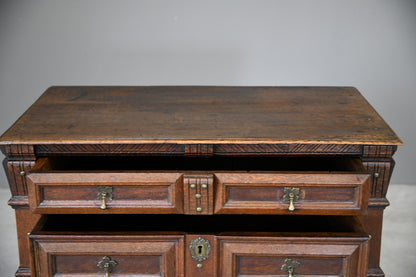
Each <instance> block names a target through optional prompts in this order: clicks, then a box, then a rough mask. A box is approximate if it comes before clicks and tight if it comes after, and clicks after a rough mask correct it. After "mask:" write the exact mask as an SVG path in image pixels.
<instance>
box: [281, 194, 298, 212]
mask: <svg viewBox="0 0 416 277" xmlns="http://www.w3.org/2000/svg"><path fill="white" fill-rule="evenodd" d="M299 192H300V190H299V188H284V189H283V201H285V202H289V207H288V210H289V211H290V212H293V211H294V210H295V204H294V202H296V201H298V200H299Z"/></svg>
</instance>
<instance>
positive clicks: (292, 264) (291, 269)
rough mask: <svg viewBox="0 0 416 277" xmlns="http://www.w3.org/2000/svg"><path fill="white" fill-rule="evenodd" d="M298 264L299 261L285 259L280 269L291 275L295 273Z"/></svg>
mask: <svg viewBox="0 0 416 277" xmlns="http://www.w3.org/2000/svg"><path fill="white" fill-rule="evenodd" d="M299 266H300V263H299V262H297V261H293V260H292V259H286V260H285V263H284V264H283V265H282V267H281V270H283V271H286V272H287V273H288V274H289V275H288V276H289V277H293V274H295V269H296V268H298V267H299Z"/></svg>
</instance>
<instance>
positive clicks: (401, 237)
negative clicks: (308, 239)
mask: <svg viewBox="0 0 416 277" xmlns="http://www.w3.org/2000/svg"><path fill="white" fill-rule="evenodd" d="M415 195H416V185H391V186H390V188H389V192H388V198H389V200H390V203H391V206H390V207H388V208H387V209H386V211H385V214H384V215H385V217H384V231H383V243H382V251H381V257H382V258H381V266H382V268H383V270H384V272H385V273H386V276H388V277H396V276H402V277H404V276H406V277H413V276H416V236H415V234H414V231H415V230H416V197H415ZM9 197H10V192H9V190H8V189H0V224H1V225H0V276H1V277H9V276H10V277H12V276H14V272H15V271H16V268H17V265H18V254H17V243H16V227H15V221H14V212H13V210H12V209H11V208H10V207H9V206H7V201H8V199H9Z"/></svg>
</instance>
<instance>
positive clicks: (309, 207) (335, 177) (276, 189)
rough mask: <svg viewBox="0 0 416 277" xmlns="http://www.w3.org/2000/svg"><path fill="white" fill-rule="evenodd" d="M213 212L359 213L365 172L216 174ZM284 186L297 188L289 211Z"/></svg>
mask: <svg viewBox="0 0 416 277" xmlns="http://www.w3.org/2000/svg"><path fill="white" fill-rule="evenodd" d="M215 176H216V179H217V182H218V184H217V193H216V203H215V213H221V214H232V213H241V214H243V213H248V214H345V215H354V214H360V213H362V212H363V211H365V210H366V209H367V203H368V198H369V195H368V187H369V183H370V178H369V175H368V174H367V173H334V172H328V173H316V172H315V173H313V172H312V173H311V172H304V173H301V172H299V173H298V172H296V173H290V172H288V173H216V174H215ZM285 188H296V189H299V196H298V199H295V200H294V202H293V204H294V207H295V210H294V211H289V204H290V201H287V199H285V197H284V191H285Z"/></svg>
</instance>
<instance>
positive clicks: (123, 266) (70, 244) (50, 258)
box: [30, 235, 184, 277]
mask: <svg viewBox="0 0 416 277" xmlns="http://www.w3.org/2000/svg"><path fill="white" fill-rule="evenodd" d="M30 239H31V246H32V250H33V253H34V254H33V256H32V276H33V277H50V276H62V277H63V276H105V269H104V268H103V267H102V266H100V262H101V264H104V263H105V262H106V261H109V263H110V261H111V263H112V266H111V276H113V275H114V276H120V277H122V276H166V277H182V276H183V270H184V269H183V260H184V257H183V251H184V248H183V247H184V246H183V245H184V240H183V236H178V235H176V236H175V235H165V236H152V235H147V236H134V235H125V236H111V235H95V236H91V235H85V236H81V237H80V236H71V235H55V236H52V237H49V236H47V235H31V236H30Z"/></svg>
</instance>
